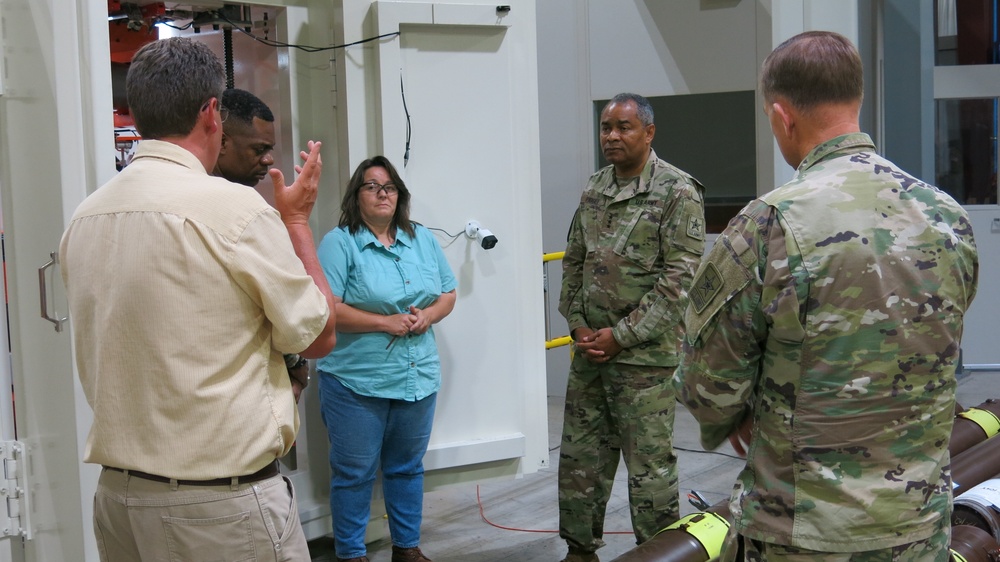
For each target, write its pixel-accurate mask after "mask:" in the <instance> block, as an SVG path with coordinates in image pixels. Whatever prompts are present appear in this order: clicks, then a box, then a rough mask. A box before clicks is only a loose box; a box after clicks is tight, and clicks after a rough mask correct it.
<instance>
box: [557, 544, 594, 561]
mask: <svg viewBox="0 0 1000 562" xmlns="http://www.w3.org/2000/svg"><path fill="white" fill-rule="evenodd" d="M562 562H601V559H600V558H598V557H597V554H595V553H593V552H586V551H583V550H577V549H575V548H572V547H570V549H569V553H568V554H567V555H566V558H563V559H562Z"/></svg>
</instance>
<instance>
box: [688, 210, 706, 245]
mask: <svg viewBox="0 0 1000 562" xmlns="http://www.w3.org/2000/svg"><path fill="white" fill-rule="evenodd" d="M687 235H688V238H694V239H695V240H704V239H705V221H704V220H702V218H701V217H699V216H695V215H688V217H687Z"/></svg>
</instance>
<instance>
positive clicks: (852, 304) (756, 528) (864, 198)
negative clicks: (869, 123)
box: [675, 31, 978, 562]
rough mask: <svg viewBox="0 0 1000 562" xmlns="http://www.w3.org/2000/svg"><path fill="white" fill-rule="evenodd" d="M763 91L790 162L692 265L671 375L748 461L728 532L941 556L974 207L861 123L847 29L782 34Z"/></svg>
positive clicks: (763, 548)
mask: <svg viewBox="0 0 1000 562" xmlns="http://www.w3.org/2000/svg"><path fill="white" fill-rule="evenodd" d="M760 88H761V94H762V96H763V99H764V104H765V105H764V111H765V113H766V114H767V116H768V119H769V120H770V123H771V130H772V132H773V133H774V138H775V140H776V141H777V144H778V147H779V148H780V149H781V154H782V155H783V156H784V158H785V161H786V162H788V164H789V165H791V166H793V167H795V168H796V169H797V171H796V175H795V177H794V178H793V179H792V180H791V181H790V182H788V183H786V184H785V185H784V186H782V187H779V188H778V189H777V190H775V191H772V192H771V193H769V194H767V195H764V196H763V197H761V198H759V199H757V200H755V201H753V202H751V203H750V204H749V205H747V207H745V208H744V209H743V210H742V211H741V212H740V213H739V214H738V215H737V216H736V218H734V219H733V220H732V221H731V222H730V223H729V226H728V228H726V230H725V232H723V233H722V235H721V236H720V238H719V239H718V241H717V242H716V243H715V245H714V246H713V248H712V251H711V252H710V254H709V256H708V257H707V258H706V259H705V261H704V263H703V264H702V265H701V267H700V269H699V270H698V274H697V277H696V278H695V282H694V286H693V287H692V289H691V302H690V305H689V308H688V311H687V314H686V317H687V326H688V333H687V337H686V339H685V357H684V359H683V361H682V364H681V367H680V368H679V369H678V372H677V375H676V380H675V382H676V383H677V386H678V394H679V396H680V400H681V401H682V402H683V403H684V404H686V405H687V406H688V408H689V409H690V410H691V413H692V414H693V415H694V416H695V418H697V419H698V421H699V423H700V425H701V440H702V444H703V445H704V446H705V447H706V448H707V449H714V448H715V447H718V446H719V444H720V443H722V442H723V441H725V440H726V438H727V437H728V438H729V440H730V442H731V443H732V444H733V447H734V448H735V449H736V450H737V452H738V453H740V454H741V455H744V456H745V457H746V458H747V464H746V467H745V468H744V470H743V471H742V472H741V474H740V476H739V478H738V481H737V483H736V487H735V489H734V491H733V498H732V501H731V510H732V513H733V517H734V521H735V524H734V525H733V526H732V529H731V532H732V533H737V534H738V535H739V537H740V541H739V542H741V543H742V547H743V549H744V552H745V554H744V558H745V559H746V560H754V561H759V560H804V559H811V560H824V561H840V560H842V561H847V560H851V561H867V560H890V559H891V560H894V561H896V560H899V561H906V562H910V561H916V562H931V561H938V562H944V561H947V560H948V559H949V551H948V544H949V537H950V529H951V521H950V519H951V517H950V513H951V474H950V469H949V468H950V459H949V455H948V440H949V437H950V435H951V428H952V420H953V418H954V415H955V386H956V381H955V367H956V363H957V361H958V356H959V345H960V342H961V335H962V321H963V316H964V314H965V312H966V310H968V307H969V303H970V302H971V301H972V298H973V296H974V295H975V292H976V284H977V279H978V257H977V254H976V247H975V242H974V240H973V236H972V227H971V225H970V224H969V218H968V215H967V214H966V212H965V211H964V210H963V209H962V207H961V206H959V205H958V203H956V202H955V201H954V200H953V199H952V198H951V197H949V196H948V195H947V194H945V193H943V192H941V191H939V190H938V189H937V188H935V187H933V186H930V185H927V184H926V183H923V182H921V181H920V180H918V179H916V178H914V177H912V176H910V175H909V174H907V173H905V172H903V171H902V170H900V169H899V168H897V167H896V166H895V165H894V164H893V163H892V162H889V161H888V160H886V159H884V158H882V157H880V156H879V155H878V154H876V152H875V146H874V145H873V144H872V141H871V139H870V138H869V137H868V135H866V134H863V133H861V132H860V126H859V121H858V113H859V111H860V108H861V101H862V92H863V76H862V65H861V58H860V56H859V55H858V52H857V50H856V49H855V48H854V45H852V44H851V42H850V41H848V40H847V39H846V38H844V37H842V36H840V35H838V34H836V33H831V32H824V31H813V32H806V33H802V34H800V35H797V36H795V37H793V38H791V39H789V40H788V41H786V42H784V43H782V44H781V45H779V46H778V47H777V48H776V49H775V50H774V52H772V53H771V54H770V55H769V56H768V58H767V59H766V60H765V61H764V65H763V70H762V74H761V81H760ZM736 542H737V541H727V548H726V551H725V552H723V556H722V560H732V559H733V558H735V556H736V550H737V548H736V547H735V546H734V543H736Z"/></svg>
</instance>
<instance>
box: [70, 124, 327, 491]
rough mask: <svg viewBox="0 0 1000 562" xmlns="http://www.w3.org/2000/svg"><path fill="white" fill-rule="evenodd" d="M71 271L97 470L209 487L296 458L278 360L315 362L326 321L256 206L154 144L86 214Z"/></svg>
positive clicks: (293, 414) (79, 218) (294, 413)
mask: <svg viewBox="0 0 1000 562" xmlns="http://www.w3.org/2000/svg"><path fill="white" fill-rule="evenodd" d="M60 262H61V266H62V275H63V280H64V282H65V284H66V289H67V291H66V292H67V299H68V302H69V309H70V318H71V321H72V324H73V337H74V342H75V351H76V360H77V369H78V371H79V374H80V380H81V383H82V384H83V389H84V392H85V393H86V396H87V400H88V402H89V403H90V405H91V407H92V408H93V409H94V424H93V427H91V430H90V434H89V436H88V438H87V447H86V452H85V454H84V460H85V461H86V462H91V463H98V464H103V465H108V466H115V467H119V468H126V469H133V470H140V471H143V472H149V473H152V474H159V475H162V476H167V477H170V478H178V479H192V480H203V479H211V478H220V477H229V476H235V475H242V474H250V473H253V472H255V471H257V470H258V469H260V468H262V467H263V466H264V465H266V464H267V463H269V462H272V461H274V459H275V458H277V457H279V456H281V455H284V454H285V453H287V452H288V450H289V449H290V447H291V445H292V442H293V441H294V439H295V433H296V431H297V430H298V410H297V409H296V407H295V401H294V398H293V394H292V388H291V383H290V382H289V379H288V373H287V371H286V369H285V363H284V360H283V359H282V352H285V353H295V352H299V351H301V350H303V349H305V348H306V347H308V346H309V344H311V343H312V342H313V341H314V340H315V339H316V337H317V336H318V335H319V334H320V332H322V330H323V327H324V326H325V324H326V321H327V318H328V316H329V309H328V306H327V302H326V299H325V298H324V296H323V294H322V292H321V291H320V290H319V289H318V288H317V287H316V286H315V283H313V281H312V279H311V278H310V277H309V276H308V275H307V274H306V271H305V268H304V267H303V265H302V262H301V260H299V258H298V257H297V256H296V254H295V251H294V249H293V247H292V244H291V241H290V239H289V237H288V231H287V229H286V228H285V227H284V225H283V224H282V222H281V218H280V216H279V215H278V212H277V211H276V210H274V209H273V208H272V207H270V206H269V205H268V204H267V202H265V201H264V199H263V198H262V197H261V196H260V195H259V194H258V193H257V192H255V191H254V190H252V189H247V188H246V187H244V186H241V185H237V184H234V183H230V182H228V181H226V180H224V179H222V178H216V177H212V176H210V175H209V174H208V173H207V172H206V170H205V169H204V167H203V165H202V164H201V162H200V161H199V160H198V159H197V158H196V157H195V156H194V155H193V154H191V153H190V152H188V151H187V150H185V149H183V148H181V147H179V146H177V145H175V144H171V143H167V142H163V141H156V140H144V141H142V142H141V143H140V144H139V147H138V150H137V152H136V156H135V159H134V160H133V162H132V164H130V165H129V166H128V167H127V168H126V169H124V170H123V171H122V172H121V173H119V174H118V175H117V176H115V177H114V178H113V179H112V180H111V181H109V182H108V183H107V184H105V185H104V186H103V187H101V188H100V189H98V190H97V191H95V192H94V193H93V194H92V195H91V196H89V197H88V198H87V199H86V200H85V201H84V202H83V203H82V204H81V205H80V206H79V208H78V209H77V210H76V213H75V214H74V215H73V219H72V221H71V222H70V224H69V227H68V228H67V230H66V232H65V233H64V235H63V238H62V243H61V246H60Z"/></svg>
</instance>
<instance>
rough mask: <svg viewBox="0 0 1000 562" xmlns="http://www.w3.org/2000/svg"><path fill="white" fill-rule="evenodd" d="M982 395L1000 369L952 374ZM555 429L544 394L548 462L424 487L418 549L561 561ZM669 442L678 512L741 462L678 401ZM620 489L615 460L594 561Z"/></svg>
mask: <svg viewBox="0 0 1000 562" xmlns="http://www.w3.org/2000/svg"><path fill="white" fill-rule="evenodd" d="M987 398H1000V373H998V372H988V371H977V372H966V373H965V374H963V375H960V376H959V385H958V402H959V404H961V405H962V406H965V407H971V406H976V405H978V404H981V403H982V402H983V401H984V400H986V399H987ZM561 431H562V397H560V396H550V397H549V449H550V467H551V468H547V469H544V470H540V471H538V472H537V473H535V474H530V475H527V476H525V477H524V478H521V479H518V480H512V481H508V482H490V483H484V484H481V485H478V486H477V485H456V486H455V487H450V488H447V489H444V490H437V491H434V492H429V493H428V494H426V495H425V497H424V521H423V528H422V537H421V549H422V550H423V552H424V553H425V554H426V555H427V556H429V557H431V558H432V559H433V560H434V561H435V562H460V561H461V562H470V561H471V562H501V561H515V560H516V561H519V562H557V561H559V560H562V557H563V556H564V555H565V554H566V546H565V543H563V541H562V540H560V539H559V536H558V533H557V531H556V529H558V506H557V501H556V467H558V459H559V449H558V446H559V438H560V435H561ZM674 446H675V448H676V449H677V456H678V465H679V466H678V469H679V472H680V492H681V514H682V515H686V514H688V513H691V512H694V511H698V510H697V509H696V508H694V507H693V506H692V505H690V504H689V503H688V501H687V499H686V495H687V494H689V493H690V492H691V491H692V490H697V491H698V492H700V493H701V494H702V495H703V496H704V497H705V498H706V499H707V500H708V502H709V503H710V504H714V503H716V502H719V501H722V500H724V499H726V498H728V497H729V493H730V490H731V489H732V485H733V482H734V481H735V479H736V475H737V474H738V473H739V471H740V469H741V468H742V467H743V461H742V460H740V459H738V458H736V457H735V456H733V452H732V449H731V448H730V447H729V445H728V444H727V445H725V446H724V447H723V448H721V449H719V450H718V451H717V452H705V451H703V450H702V449H701V446H700V445H699V443H698V427H697V424H696V423H695V421H694V418H692V417H691V415H690V414H689V413H688V412H687V411H686V410H685V409H684V408H683V407H678V409H677V419H676V422H675V434H674ZM627 494H628V491H627V487H626V484H625V469H624V466H623V465H621V466H619V468H618V475H617V477H616V480H615V486H614V489H613V491H612V497H611V501H610V502H609V503H608V514H607V519H606V522H605V536H604V539H605V542H606V543H607V545H606V546H605V547H604V548H602V549H601V550H599V551H598V554H599V555H600V557H601V560H604V561H610V560H613V559H615V558H616V557H618V556H619V555H621V554H623V553H625V552H626V551H628V550H630V549H632V548H634V546H635V538H634V536H633V535H632V532H631V524H630V522H629V510H628V496H627ZM477 498H478V499H477ZM480 510H482V511H480ZM480 513H482V516H481V515H480ZM486 520H489V522H490V523H488V522H487V521H486ZM310 551H311V552H312V553H313V560H314V561H336V557H335V556H334V554H333V540H332V539H331V538H329V537H323V538H320V539H317V540H315V541H312V542H311V543H310ZM390 554H391V544H390V543H389V541H388V540H381V541H378V542H375V543H372V544H370V545H368V557H369V559H370V560H371V561H372V562H389V559H390Z"/></svg>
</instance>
